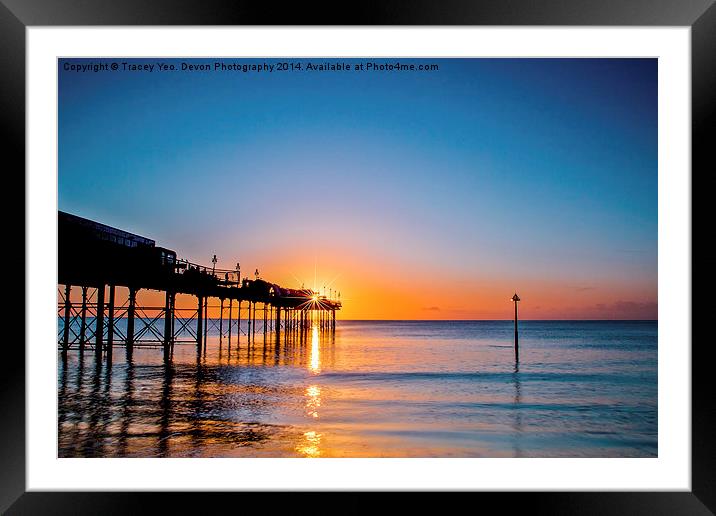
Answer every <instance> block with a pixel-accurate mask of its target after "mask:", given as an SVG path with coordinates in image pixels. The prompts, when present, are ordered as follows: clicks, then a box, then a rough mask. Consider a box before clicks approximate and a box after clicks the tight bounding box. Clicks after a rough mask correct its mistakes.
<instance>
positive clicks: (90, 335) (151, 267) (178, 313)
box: [57, 211, 341, 359]
mask: <svg viewBox="0 0 716 516" xmlns="http://www.w3.org/2000/svg"><path fill="white" fill-rule="evenodd" d="M57 229H58V310H57V313H58V318H59V320H60V325H59V326H60V327H59V332H58V347H59V350H60V351H61V352H62V354H63V355H65V356H66V354H67V352H68V351H69V350H71V349H77V350H79V351H80V352H81V353H83V352H85V351H86V350H88V351H92V352H94V353H96V354H97V355H99V356H101V355H102V353H106V354H107V357H108V358H111V355H112V350H113V347H115V346H124V347H126V350H127V353H131V352H132V350H133V348H134V347H135V346H153V347H161V348H162V349H163V351H164V357H165V358H167V359H169V358H170V357H171V356H172V353H173V349H174V345H175V344H177V343H195V344H196V347H197V352H198V353H202V351H204V352H205V351H206V341H207V336H208V332H209V327H210V325H211V326H212V329H213V330H217V329H218V333H219V339H220V341H221V340H223V339H225V338H226V339H227V340H228V343H229V345H230V344H231V340H232V337H233V338H235V339H236V340H237V342H238V341H239V340H240V338H241V335H242V333H243V334H244V336H245V338H246V340H247V341H248V342H249V343H251V342H253V341H254V340H255V338H256V334H257V333H258V334H262V335H263V339H264V342H265V341H266V338H267V335H268V334H273V336H274V338H275V339H276V340H278V339H280V338H281V334H282V333H283V334H284V335H285V334H286V333H289V332H305V331H308V330H310V329H311V328H312V327H314V326H318V327H319V328H320V329H321V330H324V331H329V332H334V331H335V328H336V312H337V311H338V310H340V309H341V301H340V294H338V297H337V298H333V296H332V295H330V296H326V295H325V293H324V294H321V293H319V292H316V291H314V290H311V289H304V288H301V289H293V288H286V287H282V286H280V285H277V284H275V283H272V282H269V281H266V280H264V279H262V278H260V276H259V272H258V270H256V271H255V273H254V279H249V278H241V269H240V267H239V264H237V266H236V268H235V269H234V270H228V269H217V268H216V263H217V260H216V256H214V258H213V260H212V265H211V266H207V265H201V264H196V263H191V262H189V261H187V260H182V259H178V258H177V253H176V252H175V251H173V250H170V249H166V248H163V247H159V246H157V245H156V242H155V241H154V240H151V239H149V238H146V237H143V236H140V235H135V234H133V233H130V232H127V231H123V230H120V229H117V228H113V227H110V226H107V225H104V224H101V223H99V222H95V221H92V220H89V219H85V218H82V217H78V216H76V215H72V214H69V213H65V212H61V211H59V212H58V228H57ZM140 290H152V291H158V292H162V293H163V299H164V303H163V304H162V305H160V306H143V305H141V304H140V303H139V302H138V300H137V293H138V292H139V291H140ZM73 291H74V292H75V297H78V294H77V293H76V292H77V291H79V292H80V293H81V300H80V301H79V302H78V301H77V300H74V301H73V300H72V293H73ZM331 294H332V291H331ZM177 295H185V296H190V297H193V298H194V302H193V303H192V307H191V308H180V307H177V306H176V299H177ZM217 308H218V311H219V317H218V321H217V320H216V318H210V317H209V311H210V310H212V311H214V310H216V309H217ZM242 318H243V319H244V320H245V321H246V323H247V326H246V328H247V330H246V331H243V330H242V328H241V321H242ZM120 320H123V321H124V322H125V324H124V325H122V326H123V327H120V325H119V324H118V321H120ZM217 325H218V328H217Z"/></svg>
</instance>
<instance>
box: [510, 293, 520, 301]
mask: <svg viewBox="0 0 716 516" xmlns="http://www.w3.org/2000/svg"><path fill="white" fill-rule="evenodd" d="M519 300H520V296H518V295H517V292H515V295H514V296H512V297H511V298H510V301H514V302H515V303H516V302H517V301H519Z"/></svg>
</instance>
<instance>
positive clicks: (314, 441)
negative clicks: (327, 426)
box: [296, 430, 322, 458]
mask: <svg viewBox="0 0 716 516" xmlns="http://www.w3.org/2000/svg"><path fill="white" fill-rule="evenodd" d="M321 437H322V434H319V433H318V432H315V431H313V430H311V431H310V432H306V433H304V434H303V438H304V442H302V443H301V444H300V445H299V446H298V447H297V448H296V451H297V452H299V453H302V454H303V455H305V456H306V457H309V458H313V457H320V456H321V450H320V448H319V445H320V444H321Z"/></svg>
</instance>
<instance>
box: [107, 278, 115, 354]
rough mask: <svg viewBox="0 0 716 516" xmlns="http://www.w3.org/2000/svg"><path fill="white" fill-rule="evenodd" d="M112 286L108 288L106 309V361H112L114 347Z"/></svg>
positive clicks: (113, 294) (113, 290)
mask: <svg viewBox="0 0 716 516" xmlns="http://www.w3.org/2000/svg"><path fill="white" fill-rule="evenodd" d="M114 299H115V288H114V285H110V286H109V306H108V307H107V345H106V350H107V360H111V359H112V347H113V346H114Z"/></svg>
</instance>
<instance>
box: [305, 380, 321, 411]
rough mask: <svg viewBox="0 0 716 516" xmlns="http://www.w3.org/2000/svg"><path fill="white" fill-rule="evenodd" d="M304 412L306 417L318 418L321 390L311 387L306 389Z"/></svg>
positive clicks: (317, 387)
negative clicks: (306, 413) (306, 414)
mask: <svg viewBox="0 0 716 516" xmlns="http://www.w3.org/2000/svg"><path fill="white" fill-rule="evenodd" d="M306 398H307V399H306V410H307V412H308V415H309V416H311V417H314V418H318V409H319V407H320V406H321V388H320V387H319V386H318V385H311V386H310V387H308V388H307V389H306Z"/></svg>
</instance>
